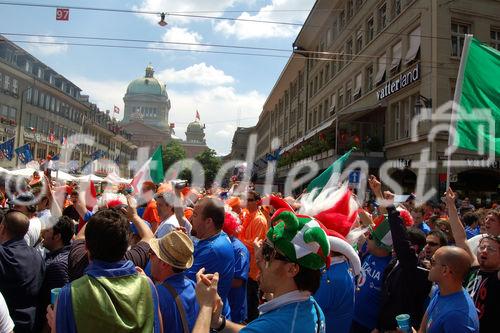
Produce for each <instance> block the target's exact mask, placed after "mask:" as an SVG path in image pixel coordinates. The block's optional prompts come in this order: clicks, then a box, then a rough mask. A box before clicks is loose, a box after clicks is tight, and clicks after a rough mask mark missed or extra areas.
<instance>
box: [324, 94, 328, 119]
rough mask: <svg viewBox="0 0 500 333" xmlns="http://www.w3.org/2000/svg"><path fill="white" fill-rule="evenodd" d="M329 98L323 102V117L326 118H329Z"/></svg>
mask: <svg viewBox="0 0 500 333" xmlns="http://www.w3.org/2000/svg"><path fill="white" fill-rule="evenodd" d="M329 106H330V105H329V100H328V98H327V99H325V101H324V102H323V119H326V118H328V107H329Z"/></svg>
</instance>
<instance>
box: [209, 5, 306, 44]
mask: <svg viewBox="0 0 500 333" xmlns="http://www.w3.org/2000/svg"><path fill="white" fill-rule="evenodd" d="M314 2H315V0H272V2H271V4H269V5H266V6H264V7H262V8H261V9H260V10H259V12H258V13H257V14H255V15H250V14H249V13H248V12H244V13H242V14H241V15H240V16H239V17H238V18H239V19H246V20H259V21H275V22H290V23H300V24H302V23H303V22H304V20H305V19H306V17H307V15H308V13H309V11H308V10H309V9H311V8H312V5H313V4H314ZM214 29H215V31H216V32H221V33H223V34H224V35H225V36H226V37H230V36H234V37H236V38H237V39H240V40H243V39H257V38H289V37H292V36H295V35H296V34H297V33H298V31H299V30H300V27H299V26H293V25H281V24H269V23H256V22H245V21H220V22H218V23H217V24H216V25H215V28H214Z"/></svg>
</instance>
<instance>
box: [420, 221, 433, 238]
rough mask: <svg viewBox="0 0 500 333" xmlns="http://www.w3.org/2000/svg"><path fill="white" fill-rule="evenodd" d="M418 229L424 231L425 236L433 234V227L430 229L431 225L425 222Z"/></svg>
mask: <svg viewBox="0 0 500 333" xmlns="http://www.w3.org/2000/svg"><path fill="white" fill-rule="evenodd" d="M417 228H419V229H420V230H422V231H423V232H424V234H426V235H427V234H428V233H429V232H431V227H429V225H428V224H427V223H425V222H422V223H420V224H419V225H418V226H417Z"/></svg>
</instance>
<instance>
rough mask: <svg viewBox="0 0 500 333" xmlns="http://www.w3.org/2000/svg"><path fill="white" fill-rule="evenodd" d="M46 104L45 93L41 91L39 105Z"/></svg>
mask: <svg viewBox="0 0 500 333" xmlns="http://www.w3.org/2000/svg"><path fill="white" fill-rule="evenodd" d="M44 104H45V94H44V93H42V92H41V93H40V98H39V99H38V106H39V107H41V108H43V105H44Z"/></svg>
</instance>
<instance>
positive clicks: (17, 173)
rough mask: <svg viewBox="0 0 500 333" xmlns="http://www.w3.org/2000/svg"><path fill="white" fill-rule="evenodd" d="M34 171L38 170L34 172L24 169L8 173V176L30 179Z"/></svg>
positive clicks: (32, 169) (30, 169) (31, 169)
mask: <svg viewBox="0 0 500 333" xmlns="http://www.w3.org/2000/svg"><path fill="white" fill-rule="evenodd" d="M35 171H38V170H36V169H34V168H24V169H17V170H12V171H9V174H11V175H14V176H22V177H31V176H33V172H35ZM39 173H40V172H39Z"/></svg>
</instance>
